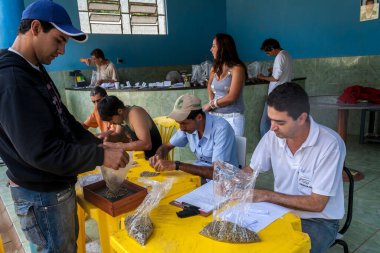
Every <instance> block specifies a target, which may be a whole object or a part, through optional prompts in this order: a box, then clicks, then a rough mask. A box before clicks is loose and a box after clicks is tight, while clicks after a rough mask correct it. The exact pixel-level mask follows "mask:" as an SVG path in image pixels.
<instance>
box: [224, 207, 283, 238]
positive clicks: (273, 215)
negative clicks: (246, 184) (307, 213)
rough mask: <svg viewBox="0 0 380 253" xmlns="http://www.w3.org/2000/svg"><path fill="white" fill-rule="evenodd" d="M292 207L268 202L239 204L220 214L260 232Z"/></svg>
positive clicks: (226, 218)
mask: <svg viewBox="0 0 380 253" xmlns="http://www.w3.org/2000/svg"><path fill="white" fill-rule="evenodd" d="M288 212H290V209H288V208H285V207H282V206H278V205H275V204H272V203H268V202H257V203H244V204H243V203H241V204H237V205H235V206H233V207H230V208H229V209H227V210H225V211H224V212H222V213H220V214H219V215H218V217H219V218H221V219H223V220H227V221H230V222H233V223H239V225H242V226H243V227H245V228H248V229H249V230H252V231H255V232H256V233H258V232H260V231H261V230H262V229H263V228H265V227H266V226H268V225H269V224H271V223H272V222H273V221H275V220H277V219H278V218H280V217H282V216H283V215H284V214H286V213H288Z"/></svg>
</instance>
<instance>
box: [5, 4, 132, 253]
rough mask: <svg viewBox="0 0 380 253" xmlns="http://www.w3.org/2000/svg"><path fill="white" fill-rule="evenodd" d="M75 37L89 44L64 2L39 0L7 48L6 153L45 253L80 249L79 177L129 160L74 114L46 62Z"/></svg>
mask: <svg viewBox="0 0 380 253" xmlns="http://www.w3.org/2000/svg"><path fill="white" fill-rule="evenodd" d="M69 38H71V39H73V40H75V41H78V42H84V41H86V40H87V35H86V34H84V33H83V32H81V31H80V30H78V29H76V28H75V27H73V25H72V23H71V20H70V17H69V15H68V14H67V12H66V11H65V9H64V8H63V7H62V6H60V5H58V4H56V3H54V2H52V1H48V0H39V1H36V2H34V3H32V4H31V5H29V6H28V7H27V8H26V9H25V11H24V12H23V13H22V19H21V22H20V27H19V30H18V34H17V37H16V39H15V41H14V43H13V45H12V46H11V47H10V48H9V49H7V50H2V51H1V52H0V78H1V80H2V81H1V85H0V108H1V110H0V156H1V157H2V158H3V160H4V162H5V164H6V165H7V167H8V170H7V176H8V178H9V180H10V182H9V184H10V188H11V194H12V198H13V200H14V204H15V209H16V214H17V215H18V217H19V218H20V223H21V227H22V229H23V231H24V233H25V235H26V238H27V239H28V240H29V241H30V242H31V243H33V244H34V245H36V246H37V249H38V251H40V252H65V253H68V252H71V253H74V252H76V248H77V247H76V239H77V235H78V221H77V215H76V195H75V187H74V185H75V182H76V179H77V175H78V174H79V173H82V172H86V171H89V170H92V169H94V168H95V166H98V165H105V166H107V167H110V168H113V169H118V168H120V167H125V165H126V164H127V163H128V160H129V159H128V156H127V155H126V153H125V152H124V150H122V149H112V148H107V149H106V148H103V147H101V146H100V145H99V144H100V142H101V141H100V140H99V139H98V138H96V137H95V136H94V135H92V134H91V133H90V132H88V131H87V130H85V129H84V128H83V127H82V125H81V124H80V123H79V122H77V121H76V120H75V119H74V117H73V116H72V115H71V114H70V113H69V111H68V110H67V108H66V107H65V105H64V104H63V103H62V101H61V98H60V95H59V93H58V90H57V88H56V87H55V85H54V83H53V81H52V79H51V78H50V77H49V75H48V73H47V72H46V70H45V68H44V66H43V64H50V63H51V62H52V61H53V60H54V59H55V58H56V57H57V56H59V55H60V54H62V55H63V54H64V53H65V45H66V43H67V42H68V40H69Z"/></svg>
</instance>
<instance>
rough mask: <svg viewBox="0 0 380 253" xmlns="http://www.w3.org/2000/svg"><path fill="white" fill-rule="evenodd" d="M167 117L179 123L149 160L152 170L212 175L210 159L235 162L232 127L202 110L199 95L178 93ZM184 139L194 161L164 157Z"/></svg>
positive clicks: (234, 163) (180, 144)
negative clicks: (168, 139)
mask: <svg viewBox="0 0 380 253" xmlns="http://www.w3.org/2000/svg"><path fill="white" fill-rule="evenodd" d="M169 118H172V119H174V120H175V121H177V122H178V123H179V125H180V130H178V131H177V132H176V133H175V134H174V135H173V137H172V138H171V139H170V142H169V143H168V144H163V145H162V146H161V147H160V148H159V149H158V150H157V152H156V155H155V156H154V157H152V158H151V159H150V160H149V162H150V165H151V166H152V167H153V168H155V170H157V171H166V170H182V171H185V172H188V173H191V174H195V175H199V176H201V177H203V178H208V179H212V176H213V165H212V163H213V162H215V161H218V160H220V161H225V162H228V163H230V164H233V165H235V166H237V165H238V161H237V154H236V144H235V133H234V130H233V129H232V127H231V126H230V124H229V123H228V122H227V121H226V120H225V119H223V118H221V117H217V116H214V115H210V114H209V113H205V112H203V111H202V104H201V100H200V99H199V98H197V97H196V96H194V95H190V94H185V95H182V96H180V97H179V98H178V99H177V101H176V102H175V104H174V108H173V111H172V112H171V113H170V114H169ZM187 143H189V146H190V149H191V151H192V152H193V153H194V154H195V156H196V157H197V160H198V161H197V162H195V163H194V164H187V163H182V162H179V161H175V162H173V161H167V160H163V158H164V157H165V156H166V155H167V153H168V152H169V151H170V150H171V149H173V148H174V147H184V146H186V144H187Z"/></svg>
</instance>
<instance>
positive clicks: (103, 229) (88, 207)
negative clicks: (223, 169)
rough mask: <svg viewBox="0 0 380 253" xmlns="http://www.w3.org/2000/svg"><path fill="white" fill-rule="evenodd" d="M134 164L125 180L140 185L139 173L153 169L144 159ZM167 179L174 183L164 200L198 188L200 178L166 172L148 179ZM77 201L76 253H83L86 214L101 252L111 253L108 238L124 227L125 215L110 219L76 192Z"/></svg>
mask: <svg viewBox="0 0 380 253" xmlns="http://www.w3.org/2000/svg"><path fill="white" fill-rule="evenodd" d="M136 162H137V163H138V166H136V167H133V168H131V169H130V170H129V172H128V175H127V179H128V180H129V181H131V182H133V183H136V184H140V185H141V183H139V182H137V179H138V178H139V177H140V173H141V172H142V171H152V172H153V171H154V169H153V168H151V167H150V166H149V163H148V161H146V160H144V159H137V160H136ZM167 177H174V178H175V180H174V183H173V186H172V188H171V190H170V191H169V193H168V194H167V195H166V196H165V199H166V198H168V199H173V198H175V197H174V196H177V195H178V194H179V195H183V194H185V193H187V192H189V191H191V190H193V189H195V188H196V187H198V186H200V178H199V177H198V176H194V175H191V174H188V173H185V172H182V171H168V172H164V173H161V174H160V175H159V176H156V177H150V179H153V180H156V181H163V180H165V178H167ZM77 200H78V212H77V213H78V220H79V235H78V240H77V245H78V251H77V252H78V253H82V252H83V253H84V252H85V238H86V235H85V226H84V220H85V218H84V217H85V214H87V215H88V216H89V217H90V218H92V219H94V220H95V221H96V222H97V224H98V230H99V239H100V246H101V249H102V252H107V253H108V252H112V251H111V247H110V236H111V235H112V234H114V233H116V232H117V231H119V230H120V229H121V228H123V227H124V224H123V220H124V218H125V216H126V214H121V215H119V216H117V217H112V216H111V215H109V214H108V213H106V212H104V211H102V210H101V209H99V208H97V207H96V206H94V205H93V204H91V203H90V202H88V201H86V200H85V199H84V197H83V193H82V192H81V191H77Z"/></svg>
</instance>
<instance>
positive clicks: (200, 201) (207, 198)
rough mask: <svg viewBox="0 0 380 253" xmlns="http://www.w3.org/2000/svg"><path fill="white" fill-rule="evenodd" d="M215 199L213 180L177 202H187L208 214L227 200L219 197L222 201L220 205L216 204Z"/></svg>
mask: <svg viewBox="0 0 380 253" xmlns="http://www.w3.org/2000/svg"><path fill="white" fill-rule="evenodd" d="M215 199H216V198H215V196H214V181H212V180H211V181H209V182H208V183H206V184H204V185H202V186H201V187H198V188H197V189H195V190H193V191H192V192H189V193H188V194H185V195H183V196H182V197H179V198H178V199H176V200H175V201H176V202H178V203H184V202H185V203H187V204H190V205H193V206H197V207H199V208H200V210H201V211H203V212H206V213H208V212H211V211H212V210H214V209H215V208H216V207H217V206H218V205H219V204H221V203H223V202H225V201H226V199H221V198H220V197H218V200H219V199H220V201H219V202H218V203H215V202H216V201H215Z"/></svg>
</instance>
